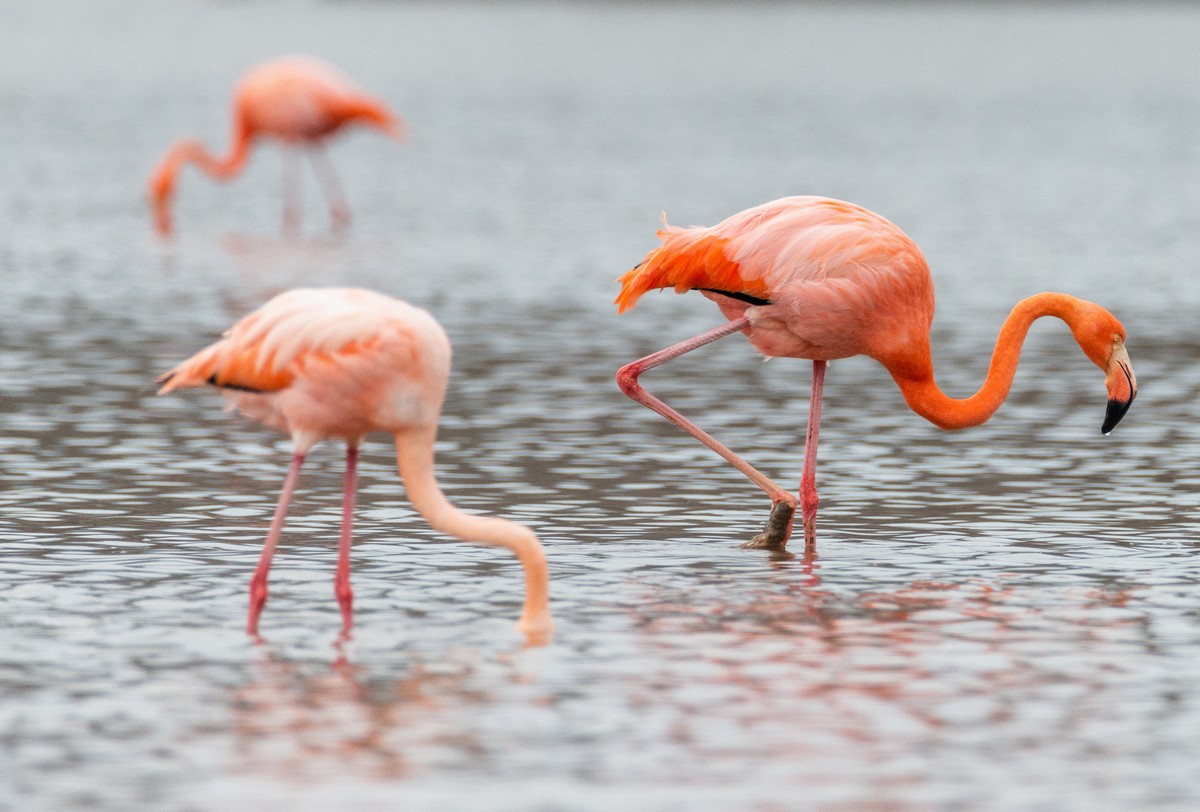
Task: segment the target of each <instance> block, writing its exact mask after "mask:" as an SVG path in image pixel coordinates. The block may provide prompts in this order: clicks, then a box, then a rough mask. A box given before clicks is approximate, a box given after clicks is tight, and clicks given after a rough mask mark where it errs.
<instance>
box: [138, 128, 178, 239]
mask: <svg viewBox="0 0 1200 812" xmlns="http://www.w3.org/2000/svg"><path fill="white" fill-rule="evenodd" d="M177 153H178V149H172V150H171V151H170V152H168V153H167V155H166V157H165V158H163V159H162V161H160V162H159V164H158V166H156V167H155V168H154V171H153V172H152V173H151V174H150V181H149V183H147V185H146V186H147V192H148V194H149V198H150V206H151V208H152V209H153V210H154V228H155V230H157V231H158V233H159V234H161V235H163V236H164V237H165V236H168V235H169V234H170V233H171V199H172V198H173V197H174V196H175V178H176V176H177V175H178V173H179V159H178V158H177V157H176V156H177Z"/></svg>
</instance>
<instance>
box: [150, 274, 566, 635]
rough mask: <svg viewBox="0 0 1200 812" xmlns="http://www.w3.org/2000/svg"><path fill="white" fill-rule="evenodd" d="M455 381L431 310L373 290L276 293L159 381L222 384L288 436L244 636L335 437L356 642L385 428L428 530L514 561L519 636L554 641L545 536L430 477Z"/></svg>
mask: <svg viewBox="0 0 1200 812" xmlns="http://www.w3.org/2000/svg"><path fill="white" fill-rule="evenodd" d="M449 374H450V341H449V339H447V338H446V333H445V332H444V331H443V330H442V328H441V326H440V325H439V324H438V323H437V321H435V320H434V318H433V316H431V315H429V313H427V312H425V311H424V310H421V309H419V308H416V307H413V306H411V305H408V304H406V303H404V302H402V301H400V300H398V299H393V298H391V297H389V296H384V295H382V294H379V293H374V292H372V291H368V290H357V289H350V288H330V289H298V290H292V291H288V292H286V293H282V294H280V295H278V296H276V297H275V298H273V299H271V300H270V301H269V302H267V303H266V304H264V305H263V306H262V307H260V308H258V309H257V310H255V311H254V312H253V313H251V314H250V315H248V316H246V317H245V318H243V319H242V320H241V321H239V322H238V323H237V324H235V325H234V326H233V327H232V328H231V329H230V330H229V331H228V332H226V333H225V336H224V337H223V338H222V339H221V340H220V341H218V342H216V343H215V344H213V345H211V346H210V347H207V348H206V349H203V350H201V351H200V352H198V353H196V354H195V355H194V356H192V357H191V358H189V359H188V360H186V361H184V362H183V363H181V364H179V365H178V366H176V367H175V368H174V369H172V370H171V371H170V372H167V373H166V374H164V375H162V376H161V377H160V378H159V379H158V383H159V384H161V388H160V389H159V390H158V393H159V394H160V395H163V394H166V393H167V392H171V391H173V390H175V389H183V388H186V387H195V386H205V385H210V386H215V387H218V388H219V389H221V391H222V393H223V394H224V395H225V397H226V398H227V399H228V400H229V401H230V402H231V404H232V405H233V406H234V407H236V408H237V409H238V410H240V411H241V412H242V413H243V414H245V415H246V416H248V417H251V418H254V419H256V420H259V421H261V422H262V423H264V424H266V425H268V426H270V427H272V428H276V429H280V430H282V431H285V432H288V433H289V434H291V438H292V444H293V446H294V454H293V456H292V463H291V467H290V468H289V469H288V473H287V478H286V479H285V481H284V485H283V492H282V493H281V494H280V496H279V503H278V505H277V506H276V508H275V516H274V519H273V521H272V522H271V528H270V530H269V531H268V533H267V539H266V542H265V544H264V546H263V551H262V556H261V558H260V559H259V562H258V568H257V569H256V570H255V572H254V577H253V578H252V579H251V581H250V612H249V616H248V618H247V621H246V631H247V633H248V634H250V635H252V636H255V637H257V635H258V620H259V616H260V615H261V613H262V610H263V606H265V605H266V602H267V576H268V572H269V571H270V568H271V558H272V556H273V555H274V553H275V546H276V544H277V543H278V541H279V536H280V532H281V531H282V529H283V522H284V517H285V516H286V515H287V509H288V503H289V502H290V501H291V497H292V493H293V491H294V490H295V488H296V480H297V478H298V476H299V473H300V467H301V466H302V465H303V464H304V458H305V456H306V455H307V454H308V452H309V450H310V449H311V448H312V447H313V446H314V445H315V444H316V443H318V442H320V441H321V440H324V439H327V438H331V437H336V438H340V439H342V440H344V441H345V443H346V478H345V487H344V489H343V503H342V530H341V541H340V545H339V548H338V561H337V573H336V576H335V579H334V592H335V594H336V595H337V599H338V604H339V605H340V607H341V612H342V631H343V634H344V635H346V636H348V635H349V633H350V629H351V626H352V625H353V600H354V595H353V592H352V590H351V588H350V543H351V541H350V536H351V525H352V517H353V512H354V494H355V476H356V469H357V463H358V448H359V445H360V444H361V442H362V439H363V437H364V436H365V435H366V434H368V433H369V432H372V431H386V432H389V433H391V434H392V435H393V436H394V438H395V443H396V457H397V461H398V464H399V468H400V477H401V479H402V480H403V482H404V487H405V490H406V491H407V492H408V498H409V499H410V500H411V501H412V503H413V506H414V507H415V508H416V509H417V511H418V512H419V513H420V514H421V515H422V516H423V517H424V518H425V520H426V521H427V522H429V524H430V526H431V527H433V528H434V529H435V530H438V531H440V532H443V533H446V534H447V535H451V536H455V537H457V538H459V539H461V540H463V541H474V542H480V543H483V544H490V545H494V546H498V547H505V548H507V549H509V550H511V551H512V552H513V553H514V554H515V555H516V556H517V559H518V560H519V561H520V562H521V565H522V567H524V570H525V606H524V611H523V612H522V614H521V618H520V621H519V623H518V624H517V627H518V629H519V630H520V631H522V632H523V633H524V634H525V635H526V636H527V637H528V638H529V639H530V640H531V641H535V642H536V641H543V640H545V639H548V638H549V635H550V633H551V631H552V629H553V622H552V620H551V617H550V609H549V604H548V590H549V576H548V573H547V568H546V556H545V553H544V551H543V550H542V545H541V544H540V543H539V542H538V539H537V536H535V535H534V534H533V532H532V531H531V530H529V528H527V527H524V526H523V525H519V524H516V523H515V522H510V521H507V520H505V519H498V518H488V517H482V516H473V515H470V514H468V513H464V512H462V511H460V510H459V509H458V508H456V507H455V506H454V505H452V504H451V503H450V502H449V501H447V499H446V497H445V496H444V495H443V494H442V491H441V489H440V488H439V487H438V483H437V480H436V479H435V477H434V471H433V442H434V438H435V436H436V434H437V424H438V416H439V414H440V412H441V408H442V400H443V396H444V395H445V391H446V381H447V378H448V377H449Z"/></svg>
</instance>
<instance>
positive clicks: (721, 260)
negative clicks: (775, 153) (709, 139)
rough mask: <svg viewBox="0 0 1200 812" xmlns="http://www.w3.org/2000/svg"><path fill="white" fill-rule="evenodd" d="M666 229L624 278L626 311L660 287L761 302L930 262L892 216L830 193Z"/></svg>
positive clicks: (622, 308)
mask: <svg viewBox="0 0 1200 812" xmlns="http://www.w3.org/2000/svg"><path fill="white" fill-rule="evenodd" d="M658 236H659V238H660V239H661V240H662V241H663V244H662V246H660V247H659V248H657V249H655V250H654V251H651V252H650V253H649V254H648V255H647V256H646V259H645V260H644V261H643V262H642V263H641V264H640V265H639V266H638V267H636V268H634V269H633V270H632V271H629V272H628V273H626V274H625V275H623V276H622V277H621V278H620V279H619V280H618V281H619V282H620V284H621V292H620V293H619V294H618V296H617V300H616V304H617V305H618V308H619V311H620V312H624V311H625V310H628V309H629V308H631V307H633V306H634V304H635V303H636V302H637V300H638V299H639V298H640V297H641V296H642V294H644V293H646V292H647V291H649V290H655V289H659V288H667V287H673V288H675V290H676V292H679V293H682V292H684V291H688V290H703V291H709V292H712V293H721V294H724V295H726V296H730V297H732V298H734V299H740V300H742V301H744V302H747V303H749V304H760V305H761V304H768V303H769V302H771V301H773V300H774V299H775V298H776V297H777V296H779V295H781V294H782V293H783V292H784V291H785V290H786V289H787V288H790V287H793V286H796V285H804V284H806V283H814V282H826V281H830V280H834V279H851V278H853V277H856V276H860V275H862V274H863V273H864V271H865V272H866V273H867V274H868V275H871V274H873V273H878V272H880V271H886V269H889V268H895V267H924V258H923V257H922V256H921V254H920V250H919V249H918V248H917V247H916V245H915V244H914V243H913V242H912V240H910V239H909V238H908V236H907V235H905V234H904V232H902V231H901V230H900V229H899V228H898V227H896V226H895V225H893V224H892V223H891V222H889V221H888V220H886V219H884V218H883V217H880V216H879V215H877V214H875V213H874V212H871V211H869V210H867V209H864V208H862V207H861V206H856V205H854V204H852V203H844V202H842V201H840V200H832V199H830V198H823V197H786V198H782V199H780V200H775V201H772V202H770V203H765V204H763V205H761V206H755V207H754V208H751V209H746V210H745V211H743V212H739V213H738V214H735V215H733V216H732V217H729V218H728V219H726V220H724V221H722V222H720V223H718V224H717V225H715V226H713V227H711V228H702V227H692V228H677V227H674V226H664V227H663V228H662V229H661V230H660V231H659V232H658Z"/></svg>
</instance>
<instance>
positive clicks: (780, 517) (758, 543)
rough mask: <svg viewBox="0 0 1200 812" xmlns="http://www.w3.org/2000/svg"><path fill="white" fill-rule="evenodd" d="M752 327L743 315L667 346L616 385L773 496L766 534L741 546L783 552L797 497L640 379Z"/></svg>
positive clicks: (628, 369) (622, 373)
mask: <svg viewBox="0 0 1200 812" xmlns="http://www.w3.org/2000/svg"><path fill="white" fill-rule="evenodd" d="M749 324H750V320H749V319H748V318H746V317H745V316H742V317H741V318H737V319H734V320H733V321H730V322H728V323H727V324H723V325H721V326H720V327H717V328H715V329H712V330H709V331H708V332H706V333H701V334H700V335H698V336H696V337H695V338H689V339H687V340H686V341H681V342H680V343H678V344H675V345H673V346H670V347H667V348H666V349H665V350H660V351H658V352H656V353H654V354H653V355H647V356H646V357H645V358H641V359H639V360H637V361H634V362H632V363H630V364H626V365H625V366H623V367H621V369H620V370H619V371H618V372H617V384H618V385H619V386H620V387H621V391H622V392H624V393H625V394H626V395H628V396H629V397H631V398H632V399H634V400H636V401H637V402H638V403H640V404H642V405H643V406H646V407H647V408H649V409H651V410H653V411H655V412H658V413H659V414H660V415H662V416H663V417H665V418H667V419H668V420H670V421H671V422H672V423H674V424H675V425H676V426H679V428H681V429H683V430H684V431H686V432H687V433H688V434H690V435H692V436H693V437H695V438H696V439H697V440H699V441H700V442H702V443H704V444H705V445H706V446H708V447H709V448H711V449H712V450H713V451H715V452H717V453H718V454H720V455H721V456H722V457H723V458H724V459H725V460H726V461H727V462H729V464H730V465H732V466H733V467H734V468H737V469H738V470H739V471H741V472H742V473H743V474H745V475H746V476H747V477H748V478H749V479H750V481H751V482H753V483H754V484H755V485H757V486H758V487H760V488H762V489H763V490H764V491H765V492H766V493H767V495H768V496H770V497H771V515H770V517H769V518H768V519H767V525H766V527H765V528H764V529H763V532H761V533H759V534H758V535H757V536H755V537H754V538H753V539H751V540H750V541H749V542H747V543H746V544H744V545H742V546H744V547H749V548H755V549H774V550H780V549H783V548H784V547H785V546H786V545H787V541H788V538H789V537H790V536H791V534H792V519H793V516H794V515H795V512H796V497H794V496H792V495H791V494H790V493H788V492H787V491H785V490H784V489H783V488H781V487H779V486H778V485H776V484H775V483H774V482H772V481H771V480H770V479H768V478H767V477H766V476H764V475H763V474H762V473H761V472H760V471H759V470H758V469H756V468H755V467H754V466H752V465H751V464H750V463H748V462H746V461H745V460H744V459H742V458H741V457H739V456H738V455H737V454H734V453H733V452H732V451H730V450H729V449H728V448H726V447H725V446H724V445H722V444H721V443H720V442H718V441H717V440H716V439H715V438H714V437H713V436H712V435H710V434H708V433H707V432H705V431H704V430H703V429H701V428H700V427H699V426H697V425H696V424H695V423H693V422H691V421H690V420H688V419H687V418H686V417H684V416H683V415H681V414H680V413H679V412H677V411H675V410H674V409H672V408H671V407H670V406H668V405H667V404H666V403H664V402H662V401H661V400H659V399H658V398H656V397H654V396H653V395H651V394H650V393H649V392H647V391H646V390H645V389H644V388H643V387H642V385H641V384H640V383H638V376H639V375H641V374H642V373H643V372H645V371H646V370H648V369H653V368H654V367H656V366H659V365H661V364H665V363H666V362H667V361H670V360H671V359H673V358H678V357H679V356H681V355H683V354H684V353H687V352H691V351H692V350H695V349H698V348H700V347H703V346H704V345H706V344H711V343H712V342H714V341H716V340H717V339H719V338H724V337H725V336H727V335H730V334H732V333H736V332H738V331H740V330H743V329H745V328H746V327H748V326H749Z"/></svg>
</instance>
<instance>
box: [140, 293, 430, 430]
mask: <svg viewBox="0 0 1200 812" xmlns="http://www.w3.org/2000/svg"><path fill="white" fill-rule="evenodd" d="M449 371H450V342H449V339H447V338H446V334H445V332H444V331H443V330H442V328H441V326H440V325H439V324H438V323H437V322H436V321H435V320H434V318H433V317H432V316H430V315H429V314H428V313H426V312H425V311H424V310H421V309H419V308H415V307H412V306H411V305H408V304H406V303H404V302H401V301H400V300H398V299H393V298H391V297H388V296H384V295H382V294H378V293H374V292H372V291H366V290H357V289H350V288H329V289H298V290H292V291H288V292H287V293H283V294H280V295H279V296H276V297H275V298H274V299H272V300H271V301H269V302H267V303H266V304H264V305H263V306H262V307H260V308H259V309H258V310H255V311H254V312H253V313H250V314H249V315H248V316H246V317H245V318H243V319H242V320H241V321H239V322H238V323H237V324H235V325H234V326H233V327H232V328H231V329H230V330H229V331H228V332H227V333H226V334H225V336H224V337H223V338H222V339H221V340H220V341H218V342H216V343H215V344H213V345H211V346H209V347H207V348H205V349H203V350H201V351H200V352H198V353H197V354H196V355H194V356H192V357H191V358H189V359H188V360H186V361H184V362H183V363H182V364H180V365H179V366H177V367H175V368H174V369H172V370H171V371H170V372H168V373H166V374H165V375H163V376H162V377H160V378H159V383H160V384H161V385H162V386H161V388H160V389H159V394H166V393H167V392H171V391H173V390H175V389H181V388H186V387H194V386H204V385H212V386H217V387H220V388H221V389H222V390H224V392H225V393H226V395H227V396H228V397H229V398H230V399H231V400H232V401H233V403H234V405H235V406H236V407H237V408H238V409H239V410H240V411H242V412H243V413H245V414H246V415H247V416H249V417H252V418H254V419H257V420H260V421H261V422H263V423H265V424H267V425H269V426H272V427H275V428H278V429H281V430H284V431H288V432H290V433H292V434H296V433H297V432H302V433H304V434H306V435H308V436H311V437H313V438H316V439H320V438H323V437H329V436H338V437H346V438H351V439H354V438H358V437H361V436H362V435H364V434H366V433H368V432H370V431H373V430H386V431H392V432H395V431H399V430H401V429H404V428H411V427H415V426H436V424H437V419H438V415H439V413H440V411H441V405H442V399H443V397H444V394H445V389H446V382H447V379H448V377H449Z"/></svg>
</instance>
